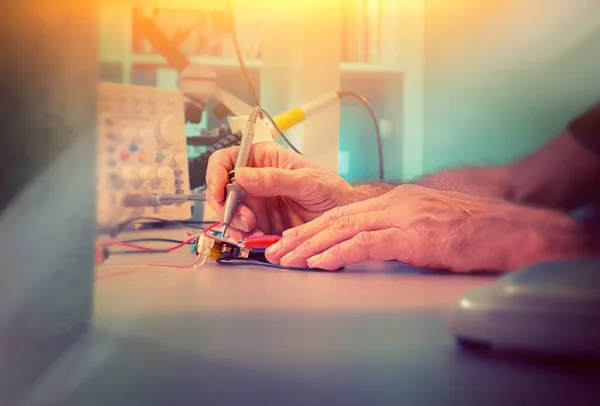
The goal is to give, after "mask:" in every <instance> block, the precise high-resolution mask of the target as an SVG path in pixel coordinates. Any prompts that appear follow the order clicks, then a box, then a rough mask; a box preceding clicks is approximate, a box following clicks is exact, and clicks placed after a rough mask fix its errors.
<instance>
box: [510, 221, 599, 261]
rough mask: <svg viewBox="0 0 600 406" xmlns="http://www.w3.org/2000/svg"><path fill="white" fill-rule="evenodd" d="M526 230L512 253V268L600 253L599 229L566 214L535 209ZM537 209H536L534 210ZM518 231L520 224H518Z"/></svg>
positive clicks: (516, 228)
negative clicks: (596, 229)
mask: <svg viewBox="0 0 600 406" xmlns="http://www.w3.org/2000/svg"><path fill="white" fill-rule="evenodd" d="M535 211H536V213H531V221H530V222H528V224H527V223H526V224H527V227H526V228H525V229H524V230H523V233H522V234H523V237H524V238H523V239H522V240H521V241H520V243H519V245H517V246H516V247H518V248H514V249H513V250H512V252H511V255H510V257H509V261H508V268H509V269H508V270H518V269H521V268H524V267H527V266H531V265H533V264H535V263H540V262H546V261H555V260H570V259H571V260H575V259H582V258H586V257H590V256H593V255H595V254H598V253H600V249H599V245H598V239H597V238H596V236H595V235H594V234H597V232H596V231H594V230H593V229H591V228H589V227H587V226H586V225H583V224H581V223H578V222H577V221H575V220H573V219H572V218H570V217H569V216H567V215H565V214H564V213H559V212H554V211H551V210H535ZM532 212H533V210H532ZM514 227H515V231H514V232H518V230H519V228H518V225H514Z"/></svg>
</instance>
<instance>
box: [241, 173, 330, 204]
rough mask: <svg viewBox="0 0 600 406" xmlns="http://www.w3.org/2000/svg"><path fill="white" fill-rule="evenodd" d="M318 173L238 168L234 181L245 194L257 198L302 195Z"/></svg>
mask: <svg viewBox="0 0 600 406" xmlns="http://www.w3.org/2000/svg"><path fill="white" fill-rule="evenodd" d="M318 175H320V171H319V170H316V169H310V168H302V169H280V168H250V167H245V168H240V169H238V170H237V171H236V173H235V181H236V182H237V184H238V185H240V186H241V187H242V188H244V190H245V191H246V193H249V194H251V195H253V196H259V197H274V196H288V197H296V196H302V195H304V194H305V193H304V191H305V190H306V189H307V187H308V186H312V183H314V182H311V181H312V180H314V179H315V178H316V177H317V176H318Z"/></svg>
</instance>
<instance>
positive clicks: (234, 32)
mask: <svg viewBox="0 0 600 406" xmlns="http://www.w3.org/2000/svg"><path fill="white" fill-rule="evenodd" d="M226 2H227V8H228V9H229V16H230V18H231V33H232V36H233V47H234V49H235V55H236V57H237V60H238V62H239V64H240V68H241V69H242V74H243V75H244V77H245V79H246V82H248V86H249V87H250V92H251V93H252V98H253V99H254V105H255V106H260V99H259V97H258V92H257V91H256V87H254V83H253V82H252V78H251V77H250V72H248V68H246V64H245V63H244V58H243V57H242V51H241V50H240V44H239V42H238V37H237V30H236V28H235V17H234V13H233V5H232V4H231V0H226Z"/></svg>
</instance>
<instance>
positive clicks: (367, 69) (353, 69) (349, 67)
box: [340, 62, 403, 74]
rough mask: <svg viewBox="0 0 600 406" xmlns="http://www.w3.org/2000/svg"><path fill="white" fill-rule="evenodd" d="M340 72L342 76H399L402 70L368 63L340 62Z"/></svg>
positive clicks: (396, 67)
mask: <svg viewBox="0 0 600 406" xmlns="http://www.w3.org/2000/svg"><path fill="white" fill-rule="evenodd" d="M340 71H341V73H342V74H344V73H356V74H377V73H381V74H401V73H402V72H403V69H402V68H401V67H399V66H382V65H375V64H369V63H358V62H342V63H340Z"/></svg>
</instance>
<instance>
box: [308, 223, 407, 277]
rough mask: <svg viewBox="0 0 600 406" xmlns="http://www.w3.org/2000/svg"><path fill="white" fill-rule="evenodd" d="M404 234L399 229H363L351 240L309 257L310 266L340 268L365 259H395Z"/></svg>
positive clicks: (330, 268) (326, 268)
mask: <svg viewBox="0 0 600 406" xmlns="http://www.w3.org/2000/svg"><path fill="white" fill-rule="evenodd" d="M401 236H402V234H401V232H399V230H397V229H393V228H388V229H386V230H380V231H363V232H361V233H359V234H357V235H356V236H354V237H353V238H351V239H350V240H347V241H344V242H342V243H340V244H337V245H335V246H333V247H331V248H329V249H328V250H327V251H325V252H323V253H321V254H318V255H315V256H313V257H311V258H309V259H308V261H307V262H308V266H309V267H311V268H321V269H325V270H335V269H339V268H341V267H342V266H345V265H352V264H356V263H358V262H361V261H365V260H374V261H387V260H391V259H395V253H396V252H397V250H399V249H401V247H402V245H403V244H402V242H401V241H400V245H399V244H398V242H399V241H398V240H399V239H400V240H402V238H401Z"/></svg>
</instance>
